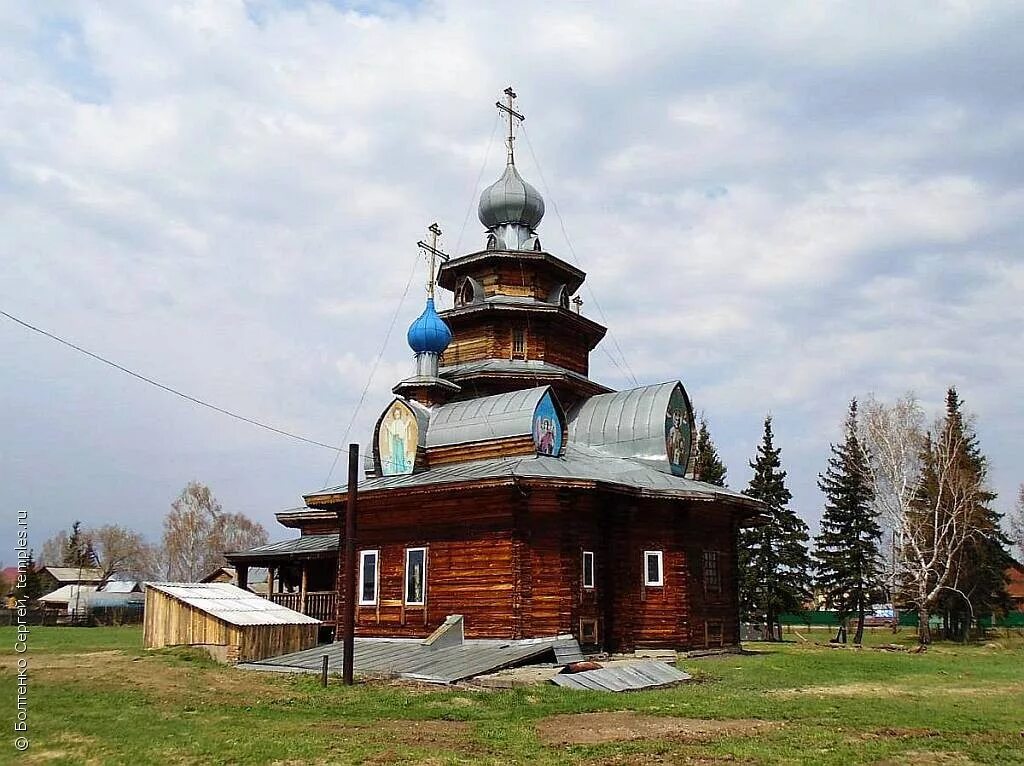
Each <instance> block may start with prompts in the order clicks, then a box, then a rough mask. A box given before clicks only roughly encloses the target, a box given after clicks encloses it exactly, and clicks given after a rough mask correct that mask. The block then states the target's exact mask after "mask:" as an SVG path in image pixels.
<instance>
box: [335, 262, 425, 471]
mask: <svg viewBox="0 0 1024 766" xmlns="http://www.w3.org/2000/svg"><path fill="white" fill-rule="evenodd" d="M419 258H420V253H419V251H418V250H417V251H416V257H415V258H414V259H413V262H412V269H411V270H410V271H409V279H408V280H406V283H405V289H404V290H403V291H402V297H401V298H400V299H399V301H398V305H397V306H395V313H394V314H392V315H391V324H389V325H388V331H387V332H386V333H385V334H384V342H383V343H381V346H380V350H379V351H378V352H377V357H376V358H375V359H374V360H373V365H372V366H371V367H370V374H369V375H368V376H367V378H366V385H365V386H363V392H362V393H361V394H359V401H358V402H357V403H356V408H355V409H354V410H352V417H351V418H349V421H348V426H346V428H345V435H344V436H342V437H341V443H342V444H344V443H345V442H346V441H347V440H348V435H349V434H350V433H351V432H352V426H353V425H354V424H355V422H356V417H357V416H358V415H359V412H360V410H361V409H362V408H363V401H364V400H365V399H366V392H367V391H369V390H370V385H371V384H372V383H373V376H374V375H376V374H377V367H378V366H379V365H380V360H381V357H383V356H384V352H385V351H386V350H387V347H388V341H389V340H391V332H392V331H393V330H394V329H395V322H397V321H398V314H399V312H401V310H402V305H403V304H404V303H405V299H406V296H408V295H409V287H410V286H411V285H412V280H413V277H415V276H416V264H417V263H419ZM331 449H333V450H335V453H334V460H332V461H331V469H330V470H329V471H328V472H327V478H326V479H324V485H323V489H326V488H327V485H328V484H330V483H331V476H333V475H334V469H335V468H337V467H338V458H340V457H341V452H342V448H341V447H331Z"/></svg>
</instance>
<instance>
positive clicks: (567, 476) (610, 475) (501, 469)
mask: <svg viewBox="0 0 1024 766" xmlns="http://www.w3.org/2000/svg"><path fill="white" fill-rule="evenodd" d="M513 476H514V477H518V478H551V479H563V480H570V481H573V480H575V481H592V482H596V483H598V484H604V485H608V486H613V487H614V486H619V487H625V488H629V489H633V490H638V491H641V492H644V491H648V492H651V493H655V494H658V495H660V496H667V497H680V498H713V497H722V498H730V499H733V500H740V501H742V502H743V503H744V504H746V505H750V506H752V507H753V506H757V505H758V502H757V501H756V500H754V499H752V498H750V497H747V496H746V495H744V494H742V493H740V492H736V491H735V490H732V489H728V488H726V487H717V486H715V485H712V484H705V483H704V482H700V481H693V480H692V479H685V478H683V477H681V476H674V475H672V474H671V473H669V472H668V464H667V462H666V463H665V468H664V469H661V468H660V467H655V466H653V465H646V464H645V463H644V462H642V461H640V460H635V459H631V458H616V457H609V456H607V455H605V454H602V453H601V452H600V451H599V450H597V449H595V448H593V447H580V446H578V445H573V444H572V443H570V444H568V445H567V446H566V448H565V452H564V454H563V456H562V457H551V456H546V455H524V456H517V457H507V458H496V459H493V460H477V461H473V462H468V463H452V464H446V465H441V466H438V467H437V468H431V469H430V470H429V471H424V472H422V473H414V474H407V475H405V476H384V477H381V478H375V479H367V480H366V481H363V482H361V483H360V484H359V491H360V492H371V491H374V490H387V489H408V488H412V487H426V486H433V485H438V484H451V483H456V482H466V481H474V480H480V479H496V478H503V477H513ZM346 489H347V488H346V487H345V486H344V485H342V486H337V487H333V488H330V489H322V490H318V491H316V492H313V493H311V494H309V495H306V498H307V499H313V498H316V497H318V496H321V495H334V494H338V493H341V492H345V491H346Z"/></svg>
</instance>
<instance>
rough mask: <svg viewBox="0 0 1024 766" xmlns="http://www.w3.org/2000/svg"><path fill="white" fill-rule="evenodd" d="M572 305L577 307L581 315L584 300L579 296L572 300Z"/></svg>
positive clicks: (577, 311)
mask: <svg viewBox="0 0 1024 766" xmlns="http://www.w3.org/2000/svg"><path fill="white" fill-rule="evenodd" d="M572 305H574V306H575V307H576V313H577V314H579V313H580V310H581V309H582V308H583V299H582V298H581V297H580V296H578V295H577V296H576V297H575V298H573V299H572Z"/></svg>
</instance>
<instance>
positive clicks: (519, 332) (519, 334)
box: [512, 326, 526, 359]
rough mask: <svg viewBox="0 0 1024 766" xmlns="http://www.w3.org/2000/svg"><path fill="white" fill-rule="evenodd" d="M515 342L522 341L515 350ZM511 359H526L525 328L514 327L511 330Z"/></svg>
mask: <svg viewBox="0 0 1024 766" xmlns="http://www.w3.org/2000/svg"><path fill="white" fill-rule="evenodd" d="M516 341H522V342H521V343H520V344H519V345H518V348H517V344H516ZM512 358H513V359H525V358H526V328H525V327H522V326H516V327H513V328H512Z"/></svg>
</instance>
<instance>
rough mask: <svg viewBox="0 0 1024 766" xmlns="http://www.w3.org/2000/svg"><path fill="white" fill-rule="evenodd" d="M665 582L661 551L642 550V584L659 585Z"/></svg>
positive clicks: (648, 585)
mask: <svg viewBox="0 0 1024 766" xmlns="http://www.w3.org/2000/svg"><path fill="white" fill-rule="evenodd" d="M664 584H665V570H664V566H663V561H662V555H661V551H644V585H646V586H647V587H659V586H662V585H664Z"/></svg>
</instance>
